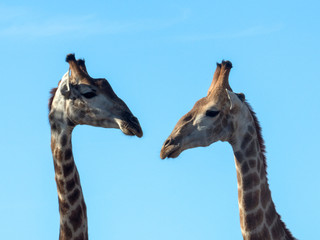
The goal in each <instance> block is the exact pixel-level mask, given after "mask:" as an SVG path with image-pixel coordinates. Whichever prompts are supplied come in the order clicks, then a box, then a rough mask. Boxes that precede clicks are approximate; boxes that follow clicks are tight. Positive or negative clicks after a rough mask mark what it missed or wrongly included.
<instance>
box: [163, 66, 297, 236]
mask: <svg viewBox="0 0 320 240" xmlns="http://www.w3.org/2000/svg"><path fill="white" fill-rule="evenodd" d="M231 68H232V64H231V62H229V61H222V63H221V64H217V68H216V71H215V73H214V76H213V80H212V83H211V86H210V88H209V90H208V94H207V96H206V97H204V98H202V99H200V100H199V101H197V102H196V103H195V105H194V107H193V108H192V109H191V111H190V112H188V113H187V114H186V115H184V116H183V117H182V118H181V119H180V120H179V121H178V123H177V124H176V126H175V127H174V129H173V131H172V133H171V134H170V136H169V137H168V138H167V140H166V141H165V143H164V144H163V146H162V149H161V153H160V157H161V158H162V159H165V158H166V157H168V158H176V157H178V156H179V155H180V153H181V152H182V151H184V150H186V149H189V148H195V147H199V146H203V147H204V146H209V145H210V144H212V143H214V142H217V141H226V142H229V143H230V144H231V146H232V148H233V152H234V157H235V165H236V170H237V181H238V204H239V213H240V226H241V232H242V235H243V238H244V239H245V240H249V239H250V240H254V239H255V240H268V239H273V240H276V239H277V240H278V239H285V240H292V239H294V237H293V236H292V234H291V233H290V231H289V230H288V229H287V228H286V226H285V224H284V223H283V222H282V220H281V218H280V215H279V214H278V213H277V211H276V209H275V205H274V202H273V200H272V198H271V192H270V189H269V184H268V179H267V174H266V158H265V145H264V141H263V138H262V134H261V128H260V124H259V122H258V120H257V118H256V115H255V113H254V112H253V110H252V108H251V107H250V105H249V104H248V103H247V101H246V100H245V96H244V94H242V93H240V94H237V93H234V92H233V91H232V89H231V87H230V85H229V73H230V70H231Z"/></svg>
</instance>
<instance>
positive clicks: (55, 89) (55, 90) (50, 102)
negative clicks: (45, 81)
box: [48, 88, 58, 112]
mask: <svg viewBox="0 0 320 240" xmlns="http://www.w3.org/2000/svg"><path fill="white" fill-rule="evenodd" d="M57 89H58V88H52V89H51V91H50V98H49V104H48V107H49V112H50V111H51V107H52V102H53V98H54V96H55V95H56V92H57Z"/></svg>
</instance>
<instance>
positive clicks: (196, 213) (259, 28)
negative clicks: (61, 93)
mask: <svg viewBox="0 0 320 240" xmlns="http://www.w3.org/2000/svg"><path fill="white" fill-rule="evenodd" d="M319 8H320V3H319V2H318V1H303V2H302V1H268V2H264V3H261V2H257V1H197V2H195V1H166V0H164V1H149V2H146V1H122V2H121V1H94V0H93V1H90V3H88V1H83V2H81V1H75V2H71V1H54V2H48V1H28V2H26V1H14V2H12V1H2V2H1V4H0V39H1V45H0V54H1V58H0V65H1V73H2V77H1V78H2V80H1V83H2V89H3V91H2V94H1V95H0V102H1V110H2V114H1V116H2V117H1V124H0V132H1V135H2V137H1V138H0V146H1V153H2V156H1V168H0V189H1V198H0V226H1V227H0V235H1V236H2V238H3V239H32V240H37V239H48V240H50V239H58V232H59V213H58V199H57V191H56V185H55V181H54V169H53V161H52V156H51V150H50V127H49V124H48V116H47V114H48V110H47V102H48V98H49V90H50V89H51V88H52V87H56V86H57V83H58V81H59V79H60V78H61V76H62V75H63V74H64V73H65V72H66V71H67V69H68V65H67V63H66V62H65V61H64V59H65V56H66V54H68V53H75V54H76V57H78V58H85V59H86V64H87V69H88V72H89V73H90V75H91V76H93V77H105V78H107V79H108V80H109V83H110V84H111V86H112V87H113V89H114V91H115V92H116V93H117V95H118V96H120V97H121V98H122V99H123V100H124V101H125V102H126V103H127V105H128V106H129V108H130V109H131V110H132V112H133V113H134V114H135V115H136V116H137V117H138V119H139V121H140V123H141V126H142V129H143V131H144V136H143V138H142V139H138V138H136V137H128V136H125V135H124V134H123V133H121V131H119V130H115V129H102V128H94V127H89V126H80V127H77V128H76V129H75V130H74V133H73V151H74V156H75V161H76V164H77V167H78V170H79V173H80V179H81V183H82V186H83V191H84V196H85V200H86V203H87V207H88V221H89V237H90V239H108V240H125V239H130V240H160V239H161V240H162V239H166V240H195V239H199V240H211V239H242V237H241V231H240V223H239V215H238V202H237V183H236V171H235V166H234V160H233V153H232V149H231V147H230V146H229V145H228V144H227V143H215V144H214V145H212V146H210V147H207V148H197V149H191V150H187V151H185V152H183V153H182V154H181V155H180V156H179V158H177V159H173V160H172V159H170V160H161V159H160V157H159V154H160V149H161V146H162V144H163V142H164V140H165V139H166V138H167V137H168V135H169V134H170V132H171V131H172V129H173V127H174V125H175V124H176V122H177V121H178V120H179V118H180V117H181V116H182V115H183V114H185V113H186V112H188V111H189V110H190V109H191V108H192V106H193V104H194V103H195V101H196V100H198V99H199V98H201V97H203V96H205V95H206V93H207V90H208V87H209V86H210V83H211V79H212V76H213V72H214V70H215V63H216V62H219V61H221V60H222V59H226V60H230V61H232V63H233V66H234V67H233V69H232V71H231V74H230V84H231V86H232V88H233V90H234V91H236V92H243V93H245V94H246V98H247V99H248V101H249V102H250V103H251V105H252V106H253V108H254V110H255V111H256V113H257V116H258V118H259V120H260V122H261V125H262V129H263V136H264V138H265V142H266V147H267V161H268V175H269V183H270V188H271V191H272V197H273V200H274V202H275V205H276V208H277V210H278V212H279V213H280V214H281V215H282V219H283V220H284V221H285V222H286V224H287V226H288V228H289V229H290V230H291V231H292V233H293V235H294V236H296V237H297V238H299V239H317V238H319V233H318V228H319V223H320V208H319V202H320V191H319V182H320V180H319V177H318V176H319V172H318V170H319V167H320V158H319V155H318V150H319V146H320V145H319V140H318V139H319V137H318V134H319V133H320V127H319V122H320V102H319V97H318V94H319V91H320V83H319V82H320V77H319V76H320V74H319V66H320V60H319V56H320V48H319V42H320V32H319V26H320V17H319Z"/></svg>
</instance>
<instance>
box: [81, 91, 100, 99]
mask: <svg viewBox="0 0 320 240" xmlns="http://www.w3.org/2000/svg"><path fill="white" fill-rule="evenodd" d="M82 95H83V96H84V97H85V98H93V97H95V96H97V94H96V93H94V92H87V93H83V94H82Z"/></svg>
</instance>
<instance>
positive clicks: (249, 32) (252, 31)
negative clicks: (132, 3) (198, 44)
mask: <svg viewBox="0 0 320 240" xmlns="http://www.w3.org/2000/svg"><path fill="white" fill-rule="evenodd" d="M283 28H284V25H283V24H277V25H272V26H254V27H249V28H246V29H242V30H238V31H234V32H231V31H230V32H220V33H219V32H217V33H206V34H201V33H200V34H189V35H179V36H176V37H174V39H175V40H177V41H191V42H193V41H206V40H219V39H236V38H246V37H255V36H262V35H270V34H273V33H275V32H279V31H281V30H282V29H283Z"/></svg>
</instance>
